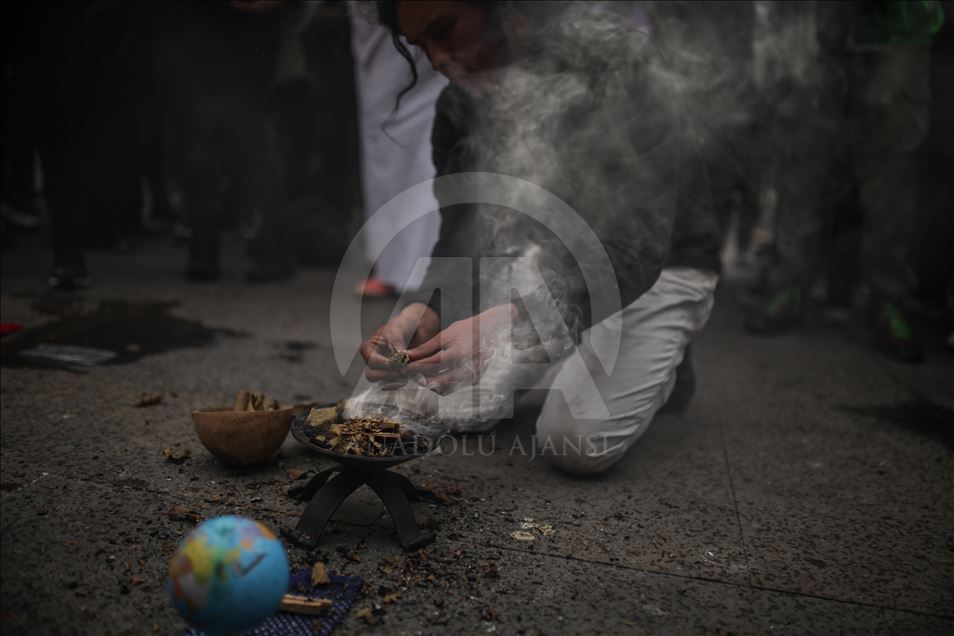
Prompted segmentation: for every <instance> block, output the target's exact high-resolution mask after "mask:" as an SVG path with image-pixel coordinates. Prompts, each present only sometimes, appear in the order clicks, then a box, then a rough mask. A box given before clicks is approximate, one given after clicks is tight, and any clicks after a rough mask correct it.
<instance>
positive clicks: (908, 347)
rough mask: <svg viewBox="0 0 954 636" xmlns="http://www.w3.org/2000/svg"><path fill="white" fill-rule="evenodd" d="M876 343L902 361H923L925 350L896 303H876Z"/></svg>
mask: <svg viewBox="0 0 954 636" xmlns="http://www.w3.org/2000/svg"><path fill="white" fill-rule="evenodd" d="M876 308H877V311H876V314H875V325H874V329H875V334H874V335H875V344H876V345H877V347H878V349H880V350H881V352H882V353H884V354H885V355H886V356H888V357H889V358H894V359H895V360H898V361H900V362H913V363H917V362H921V361H922V360H924V351H923V350H922V349H921V344H920V343H919V342H918V340H917V338H915V336H914V332H913V331H912V330H911V324H910V323H909V322H908V319H907V318H905V316H904V314H903V313H902V311H901V308H900V307H898V305H897V304H896V303H893V302H888V301H885V302H882V303H880V304H878V305H876Z"/></svg>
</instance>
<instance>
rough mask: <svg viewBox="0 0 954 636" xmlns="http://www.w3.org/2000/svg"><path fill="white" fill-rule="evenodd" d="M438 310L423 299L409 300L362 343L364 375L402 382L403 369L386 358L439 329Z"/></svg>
mask: <svg viewBox="0 0 954 636" xmlns="http://www.w3.org/2000/svg"><path fill="white" fill-rule="evenodd" d="M440 328H441V320H440V317H439V316H438V315H437V312H436V311H434V310H433V309H431V308H430V307H428V306H427V305H425V304H424V303H412V304H410V305H408V306H407V307H405V308H404V309H402V310H401V312H400V313H399V314H398V315H397V316H395V317H394V318H392V319H391V320H389V321H388V322H387V323H386V324H384V325H383V326H382V327H380V328H379V329H378V330H377V331H375V332H374V334H373V335H372V336H371V337H370V338H368V339H367V340H365V341H364V342H363V343H361V349H360V351H361V357H363V358H364V361H365V362H366V363H367V365H368V366H367V368H366V369H365V372H364V374H365V377H367V378H368V380H370V381H372V382H404V381H405V380H406V375H405V374H404V373H402V371H403V370H402V369H401V368H400V367H399V366H395V364H394V363H393V362H392V361H391V360H390V359H389V358H388V356H390V355H391V354H392V353H393V352H394V351H403V350H405V349H407V348H408V347H414V346H417V345H420V344H422V343H424V342H426V341H428V340H430V339H431V338H433V337H434V336H435V335H437V333H438V332H439V331H440Z"/></svg>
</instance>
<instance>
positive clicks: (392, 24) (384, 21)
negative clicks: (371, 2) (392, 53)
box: [375, 0, 417, 116]
mask: <svg viewBox="0 0 954 636" xmlns="http://www.w3.org/2000/svg"><path fill="white" fill-rule="evenodd" d="M375 4H376V5H377V9H378V21H379V22H380V23H381V25H382V26H384V27H387V29H388V31H390V32H391V42H392V43H393V44H394V48H396V49H397V52H398V53H399V54H400V55H401V57H403V58H404V59H405V60H407V64H408V66H410V67H411V83H410V84H408V85H407V86H405V87H404V88H403V89H401V92H400V93H398V95H397V98H396V99H395V100H394V110H393V111H392V113H391V115H392V116H393V115H396V114H397V110H398V108H399V107H400V106H401V98H402V97H404V96H405V95H407V94H408V92H410V90H411V89H412V88H414V85H415V84H417V64H415V62H414V55H412V54H411V52H410V51H409V50H408V48H407V47H406V46H405V45H404V42H402V41H401V29H400V28H398V18H397V2H396V1H395V0H378V2H376V3H375Z"/></svg>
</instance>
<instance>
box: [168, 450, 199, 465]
mask: <svg viewBox="0 0 954 636" xmlns="http://www.w3.org/2000/svg"><path fill="white" fill-rule="evenodd" d="M162 454H163V455H165V456H166V461H167V462H172V463H173V464H181V463H182V462H184V461H185V460H186V459H188V458H189V455H191V454H192V451H190V450H189V449H188V448H172V447H169V448H163V449H162Z"/></svg>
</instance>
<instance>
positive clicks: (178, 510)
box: [166, 504, 205, 524]
mask: <svg viewBox="0 0 954 636" xmlns="http://www.w3.org/2000/svg"><path fill="white" fill-rule="evenodd" d="M166 516H167V517H169V519H171V520H172V521H188V522H189V523H195V524H198V523H202V521H204V520H205V517H203V516H202V515H201V514H200V513H198V512H196V511H195V510H190V509H189V508H188V507H186V506H183V505H181V504H176V505H175V506H173V507H172V508H170V509H169V512H167V513H166Z"/></svg>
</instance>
